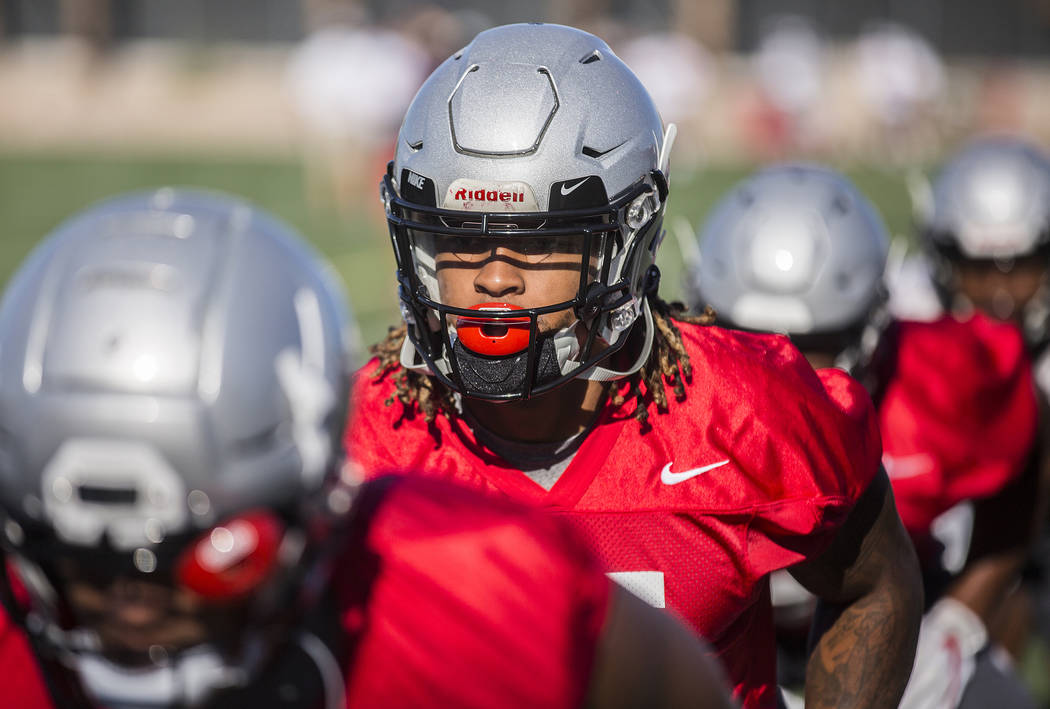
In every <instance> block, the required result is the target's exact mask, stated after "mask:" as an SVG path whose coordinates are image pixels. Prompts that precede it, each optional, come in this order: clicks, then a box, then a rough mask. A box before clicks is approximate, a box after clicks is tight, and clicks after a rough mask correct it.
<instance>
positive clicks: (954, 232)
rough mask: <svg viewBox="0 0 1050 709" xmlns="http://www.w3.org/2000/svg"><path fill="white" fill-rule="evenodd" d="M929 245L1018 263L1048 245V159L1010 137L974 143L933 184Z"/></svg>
mask: <svg viewBox="0 0 1050 709" xmlns="http://www.w3.org/2000/svg"><path fill="white" fill-rule="evenodd" d="M926 211H927V213H926V214H925V215H923V221H924V223H923V224H922V225H921V226H922V234H923V236H924V238H925V239H926V240H927V243H928V245H929V246H931V247H933V248H934V249H936V250H938V251H941V252H945V253H947V254H949V255H952V256H958V257H962V258H968V259H1000V260H1004V259H1014V258H1018V257H1021V256H1025V255H1027V254H1030V253H1032V252H1033V251H1035V250H1036V249H1037V248H1039V247H1041V246H1044V245H1046V244H1047V243H1048V242H1050V158H1048V157H1047V155H1046V154H1044V153H1043V152H1042V151H1041V150H1039V149H1038V148H1037V147H1035V146H1034V145H1031V144H1030V143H1027V142H1025V141H1022V140H1020V139H1017V138H1011V137H989V138H982V139H979V140H976V141H974V142H972V143H970V144H969V145H967V146H966V147H965V148H963V149H962V150H961V151H960V152H959V153H957V154H956V155H955V156H954V157H952V158H951V159H950V160H949V161H948V162H947V163H946V164H945V166H944V167H943V168H942V169H941V171H940V173H939V175H938V176H937V178H936V179H935V180H934V183H933V189H932V202H931V204H929V205H927V210H926Z"/></svg>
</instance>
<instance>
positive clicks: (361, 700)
mask: <svg viewBox="0 0 1050 709" xmlns="http://www.w3.org/2000/svg"><path fill="white" fill-rule="evenodd" d="M355 504H356V507H357V510H358V513H357V515H356V516H355V518H354V523H353V525H352V529H351V530H350V534H349V535H348V538H347V541H348V543H347V545H346V548H345V550H344V552H343V554H342V555H341V556H340V558H339V563H338V564H337V566H336V568H337V574H336V577H335V578H334V580H333V583H332V585H331V590H332V596H331V597H330V598H329V601H331V602H332V603H334V609H333V608H332V607H329V606H326V611H325V614H326V617H327V615H328V614H330V613H331V614H333V621H332V622H334V623H337V624H340V625H341V629H340V630H341V632H337V633H334V635H335V636H336V639H335V642H334V645H335V646H336V647H334V648H331V649H332V654H333V656H335V657H342V658H343V663H342V665H343V667H342V673H343V676H344V680H345V688H346V699H347V701H346V705H347V706H348V707H354V709H368V708H369V707H377V708H378V707H384V708H386V709H399V708H404V709H409V708H412V709H428V708H432V709H439V708H440V709H444V708H445V707H466V708H474V709H488V708H489V707H509V708H511V709H515V708H520V709H526V708H529V709H531V708H533V707H565V708H568V707H577V706H579V705H580V704H582V702H583V701H584V699H585V697H586V694H587V691H588V689H589V685H590V677H591V670H592V668H593V663H594V660H595V656H596V652H597V648H598V642H599V638H600V635H601V632H602V627H603V625H604V623H605V618H606V616H607V613H608V607H609V597H610V582H609V580H608V579H607V578H606V577H605V575H604V573H603V572H602V569H601V567H600V566H599V563H598V561H597V560H596V559H595V558H594V556H593V554H592V553H591V552H590V550H589V549H587V547H586V545H585V544H584V543H583V542H582V541H581V540H580V538H579V536H578V534H576V533H575V532H573V530H571V529H570V528H569V527H568V525H566V524H565V523H564V522H563V521H561V520H558V519H555V518H553V517H549V516H547V515H537V514H536V513H535V511H530V510H527V509H525V508H523V507H520V506H518V505H515V504H513V503H511V502H509V501H499V500H492V499H485V498H482V497H480V496H479V495H477V493H474V492H471V491H469V490H463V489H460V488H457V487H455V486H451V485H446V484H443V483H440V482H436V481H430V480H424V479H420V478H398V477H387V478H384V479H382V480H377V481H375V482H374V483H369V484H368V485H365V486H364V487H363V489H362V491H361V492H360V494H359V496H358V501H357V502H356V503H355ZM275 664H276V665H278V667H277V668H276V669H272V670H270V671H269V672H268V674H275V673H279V672H281V671H282V667H284V666H286V665H287V664H288V663H284V664H283V665H282V663H281V662H277V663H275ZM0 667H2V668H3V671H4V672H3V673H4V681H3V682H0V707H19V709H45V708H50V707H52V706H53V704H52V701H51V699H50V697H49V696H48V694H47V691H46V689H45V687H44V684H43V679H42V675H41V672H40V671H39V668H38V665H37V662H36V660H35V658H34V657H33V655H32V653H31V651H30V648H29V643H28V641H27V639H26V637H25V635H24V634H23V633H22V631H21V629H19V628H17V627H15V626H13V625H12V624H11V623H10V621H9V620H8V619H7V617H6V616H5V615H4V614H3V612H2V611H0ZM255 694H256V695H257V694H259V692H258V691H255ZM270 696H273V695H272V694H271V695H270ZM318 704H319V705H320V704H321V703H320V702H319V703H318ZM254 705H256V706H264V705H266V701H265V700H263V701H262V702H261V703H260V702H255V703H254ZM281 706H284V704H282V705H281ZM324 706H330V705H329V704H327V703H324Z"/></svg>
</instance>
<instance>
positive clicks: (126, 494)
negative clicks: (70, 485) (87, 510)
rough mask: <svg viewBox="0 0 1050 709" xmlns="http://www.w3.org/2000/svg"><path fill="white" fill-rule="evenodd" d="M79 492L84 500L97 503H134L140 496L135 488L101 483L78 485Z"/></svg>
mask: <svg viewBox="0 0 1050 709" xmlns="http://www.w3.org/2000/svg"><path fill="white" fill-rule="evenodd" d="M77 494H78V495H79V496H80V499H81V500H83V501H84V502H91V503H94V504H96V505H134V504H135V502H136V501H137V500H138V497H139V493H138V490H136V489H135V488H129V487H103V486H101V485H78V486H77Z"/></svg>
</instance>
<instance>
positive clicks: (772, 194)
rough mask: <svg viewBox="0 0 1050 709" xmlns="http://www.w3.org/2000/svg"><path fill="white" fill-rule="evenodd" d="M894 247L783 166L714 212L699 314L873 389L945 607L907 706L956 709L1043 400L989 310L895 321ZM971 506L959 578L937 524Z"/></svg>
mask: <svg viewBox="0 0 1050 709" xmlns="http://www.w3.org/2000/svg"><path fill="white" fill-rule="evenodd" d="M887 247H888V238H887V235H886V231H885V228H884V227H883V225H882V222H881V220H880V218H879V217H878V215H877V213H876V212H875V210H874V208H873V207H872V206H871V205H870V204H869V203H868V201H867V200H866V199H865V198H864V197H863V196H862V195H861V194H860V193H859V192H858V191H857V190H856V188H854V187H853V185H852V184H850V183H849V181H848V180H846V179H845V178H844V177H842V176H841V175H839V174H837V173H835V172H833V171H831V170H827V169H824V168H821V167H816V166H810V165H785V166H778V167H773V168H769V169H766V170H763V171H761V172H759V173H758V174H756V175H755V176H753V177H751V178H750V179H748V180H747V181H745V182H744V183H742V184H741V185H739V186H738V187H736V188H735V189H734V190H732V191H731V192H730V193H729V194H728V195H727V196H726V197H725V198H723V200H722V201H721V202H720V203H719V204H718V206H717V207H716V208H715V210H714V211H713V213H712V216H711V217H710V218H709V220H708V221H707V223H706V225H705V226H704V228H703V230H702V236H701V245H700V263H699V269H698V272H697V273H694V274H693V281H692V282H693V285H694V288H695V291H696V293H695V300H696V304H697V305H700V304H702V305H711V306H713V307H714V308H715V309H716V311H717V312H718V317H719V319H720V320H721V321H723V322H725V323H726V324H728V325H731V326H733V327H741V328H745V329H749V330H772V331H777V332H782V333H785V334H788V335H790V336H791V339H792V340H793V341H794V342H795V344H796V345H798V347H799V348H800V349H801V350H802V351H803V353H805V354H806V356H807V357H808V358H809V359H810V362H811V363H812V364H813V366H815V367H831V366H837V367H840V368H842V369H845V370H847V371H849V372H851V373H852V374H853V375H854V376H856V377H857V378H858V379H859V380H861V381H863V382H864V383H865V384H866V385H867V386H868V388H869V390H870V391H871V392H872V396H873V398H874V400H875V404H876V407H877V408H878V411H879V422H880V427H881V430H882V441H883V447H884V454H883V461H884V463H885V466H886V469H887V470H888V472H889V476H890V479H891V481H892V482H893V487H894V492H895V495H896V499H897V507H898V509H899V510H900V513H901V517H902V518H903V521H904V524H905V526H906V527H907V529H908V531H909V533H910V535H911V537H912V539H913V541H914V542H915V546H916V548H917V550H918V552H919V559H920V562H921V564H922V566H923V570H924V573H925V577H926V582H927V583H926V590H927V602H928V603H933V606H932V608H931V610H930V611H929V613H928V614H927V616H926V620H925V622H924V625H923V635H922V636H921V637H920V642H919V650H918V659H917V662H916V666H915V670H914V672H913V675H912V682H911V685H909V689H908V692H906V693H905V697H904V702H903V703H902V706H907V707H942V706H944V707H947V706H956V705H957V704H958V702H959V700H960V697H961V694H962V692H963V689H964V688H965V686H966V683H967V681H968V679H969V677H970V675H971V673H972V672H973V671H974V668H975V658H976V655H977V652H978V651H979V650H981V649H982V648H983V647H984V645H985V641H986V639H987V630H986V628H987V626H988V623H989V622H990V620H991V619H992V618H993V617H994V613H995V611H996V610H997V609H998V607H999V606H1000V604H1001V603H1002V601H1003V599H1004V597H1005V595H1006V592H1007V591H1008V589H1009V587H1010V585H1011V584H1013V583H1015V582H1016V580H1017V572H1018V570H1019V567H1018V562H1019V560H1020V558H1021V555H1022V554H1023V549H1024V547H1025V545H1026V544H1027V542H1028V538H1029V532H1030V525H1031V520H1032V510H1031V506H1030V505H1029V506H1027V507H1026V505H1025V504H1024V500H1023V499H1018V496H1019V495H1024V494H1027V496H1028V498H1029V499H1031V498H1032V497H1034V495H1033V492H1032V490H1031V487H1030V485H1031V483H1032V482H1033V480H1031V479H1029V478H1028V477H1024V476H1022V472H1023V471H1024V470H1025V468H1026V464H1027V463H1028V462H1029V457H1030V453H1031V446H1032V442H1033V437H1034V433H1035V423H1036V404H1035V398H1034V395H1033V390H1032V380H1031V375H1030V371H1029V367H1028V360H1027V357H1026V356H1025V352H1024V346H1023V342H1022V339H1021V336H1020V332H1019V331H1018V330H1017V329H1016V328H1014V327H1012V326H1011V325H1007V324H1001V323H997V322H995V321H994V320H992V319H990V318H987V317H985V316H983V315H981V314H972V315H971V316H970V317H967V318H960V319H956V318H951V317H945V318H943V319H941V320H938V321H937V322H932V323H917V322H893V321H892V320H891V319H890V318H889V316H888V315H887V312H886V309H885V290H884V288H883V285H882V274H883V271H884V268H885V264H886V254H887ZM967 500H978V501H979V502H978V503H977V507H976V514H975V519H974V520H973V525H974V529H973V532H974V536H973V544H972V547H971V550H970V558H969V563H968V565H967V567H966V569H965V570H964V571H963V572H962V573H961V574H960V575H958V576H957V577H955V578H954V579H948V578H947V573H946V570H945V568H944V566H943V563H942V560H943V559H944V558H945V557H943V556H942V554H941V552H942V551H944V548H943V545H942V543H941V542H940V540H939V539H938V537H937V533H938V531H939V527H940V526H943V525H945V524H947V523H948V522H947V521H948V520H950V519H951V517H941V515H942V513H946V512H948V511H949V510H951V509H952V508H954V507H955V506H956V505H957V504H959V503H962V502H965V501H967ZM1026 509H1027V512H1026ZM1004 512H1005V514H1004ZM955 514H956V515H957V514H958V513H955ZM957 519H958V518H957ZM964 536H965V535H964ZM965 544H966V541H965V540H963V541H962V549H961V551H956V553H957V554H962V557H963V559H965V554H966V548H965ZM959 565H960V566H961V563H960V564H959ZM1002 699H1003V701H1004V702H1005V698H1002ZM1006 705H1008V703H1004V704H1003V706H1006Z"/></svg>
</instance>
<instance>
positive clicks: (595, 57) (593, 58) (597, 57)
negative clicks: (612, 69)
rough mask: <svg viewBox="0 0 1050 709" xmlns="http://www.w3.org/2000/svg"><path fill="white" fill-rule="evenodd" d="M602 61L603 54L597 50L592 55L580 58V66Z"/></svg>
mask: <svg viewBox="0 0 1050 709" xmlns="http://www.w3.org/2000/svg"><path fill="white" fill-rule="evenodd" d="M601 60H602V53H601V52H599V51H598V50H597V49H595V50H594V51H593V52H591V53H590V54H587V55H584V56H583V57H581V58H580V64H592V63H594V62H600V61H601Z"/></svg>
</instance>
